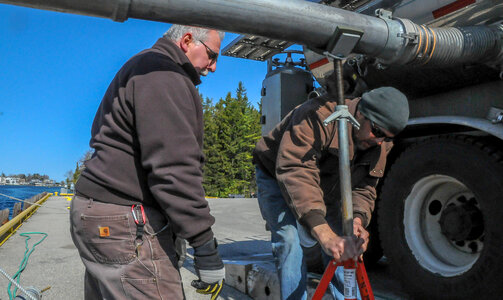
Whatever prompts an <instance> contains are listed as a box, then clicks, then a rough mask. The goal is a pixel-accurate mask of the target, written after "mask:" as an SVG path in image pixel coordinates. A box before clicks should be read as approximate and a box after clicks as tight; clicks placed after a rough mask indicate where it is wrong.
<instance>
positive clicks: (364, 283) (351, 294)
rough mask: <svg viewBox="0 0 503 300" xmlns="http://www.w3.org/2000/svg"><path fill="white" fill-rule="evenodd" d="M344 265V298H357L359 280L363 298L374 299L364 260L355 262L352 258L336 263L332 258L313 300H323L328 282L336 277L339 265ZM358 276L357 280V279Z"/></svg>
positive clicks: (363, 299)
mask: <svg viewBox="0 0 503 300" xmlns="http://www.w3.org/2000/svg"><path fill="white" fill-rule="evenodd" d="M339 266H342V267H344V299H345V300H354V299H356V284H355V283H356V282H358V287H359V288H360V295H361V298H362V300H374V299H375V298H374V293H373V292H372V288H371V287H370V282H369V278H368V276H367V270H365V265H364V264H363V261H358V262H355V261H353V260H352V259H350V260H347V261H345V262H344V263H336V262H335V260H333V259H332V260H331V261H330V262H329V263H328V266H327V268H326V269H325V272H324V273H323V277H321V280H320V283H319V284H318V287H317V288H316V291H315V292H314V295H313V298H312V300H321V299H322V298H323V295H325V291H326V290H327V287H328V284H329V283H330V280H332V277H334V274H335V270H336V269H337V267H339ZM355 276H356V280H355Z"/></svg>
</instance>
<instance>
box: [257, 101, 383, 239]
mask: <svg viewBox="0 0 503 300" xmlns="http://www.w3.org/2000/svg"><path fill="white" fill-rule="evenodd" d="M359 101H360V98H356V99H353V100H346V105H348V109H349V112H350V113H351V114H352V115H354V114H355V111H356V107H357V104H358V102H359ZM336 105H337V103H336V102H335V101H333V100H331V99H330V98H329V96H321V97H317V98H314V99H311V100H308V101H306V102H305V103H303V104H302V105H299V106H298V107H296V108H295V109H294V110H292V111H291V112H290V113H289V114H288V115H287V116H286V117H285V118H284V119H283V120H282V121H281V123H280V124H278V125H277V126H276V128H275V129H273V130H272V131H271V132H270V133H269V134H268V135H266V136H264V137H262V138H261V139H260V140H259V142H258V143H257V146H256V148H255V151H254V154H253V156H254V158H253V160H254V163H255V164H256V165H257V166H258V167H259V168H260V169H261V170H263V171H265V172H267V173H268V174H269V175H271V176H272V177H274V178H276V179H277V181H278V184H279V186H280V188H281V191H282V193H283V196H284V198H285V200H286V201H287V203H288V205H289V206H290V208H291V209H292V211H293V212H294V214H295V215H296V217H297V219H298V220H299V223H301V224H302V225H305V226H307V227H308V228H309V229H311V228H313V227H314V226H316V225H320V224H324V223H327V221H326V220H327V218H328V217H334V218H336V219H341V218H339V216H340V184H339V159H338V152H339V151H338V149H339V141H338V135H337V124H336V123H337V122H332V123H330V124H329V125H328V126H324V125H323V120H325V119H326V118H327V117H328V116H330V114H332V113H333V112H334V111H335V106H336ZM348 131H349V132H348V133H349V139H348V140H349V154H350V160H351V185H352V197H353V213H354V217H360V218H361V219H362V221H363V225H364V226H367V225H368V223H369V221H370V217H371V214H372V211H373V209H374V202H375V199H376V189H375V188H376V185H377V182H378V179H379V178H381V177H382V176H383V173H384V168H385V165H386V156H387V154H388V153H389V151H390V150H391V147H393V143H392V142H383V143H382V144H381V145H380V146H375V147H372V148H369V149H367V150H365V151H360V150H358V151H356V149H355V148H356V147H355V145H354V143H353V127H352V126H350V125H349V126H348ZM327 207H328V208H329V214H330V215H329V216H327Z"/></svg>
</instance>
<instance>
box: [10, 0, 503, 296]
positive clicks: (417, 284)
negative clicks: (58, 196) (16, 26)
mask: <svg viewBox="0 0 503 300" xmlns="http://www.w3.org/2000/svg"><path fill="white" fill-rule="evenodd" d="M316 2H319V1H302V0H289V1H285V0H249V1H244V0H235V1H230V0H227V1H226V0H206V1H198V0H178V1H162V0H110V1H106V2H105V1H101V0H86V1H78V0H0V3H8V4H15V5H23V6H28V7H35V8H41V9H50V10H57V11H63V12H71V13H79V14H86V15H93V16H100V17H106V18H111V19H113V20H116V21H125V20H127V19H128V18H139V19H146V20H154V21H162V22H168V23H179V24H190V25H200V26H207V27H211V28H216V29H220V30H225V31H231V32H237V33H243V34H247V35H245V36H243V37H241V38H240V39H238V40H236V41H234V42H233V43H232V44H231V45H229V46H228V47H226V48H225V49H224V50H223V51H222V52H224V53H225V54H226V55H230V56H234V57H242V58H247V59H255V60H259V61H265V60H270V61H271V59H272V57H273V56H274V55H275V54H278V53H280V52H282V51H284V50H285V49H286V48H288V47H289V46H290V45H292V44H300V45H303V47H304V55H305V62H306V65H307V67H308V69H309V70H310V71H311V73H312V74H313V76H314V77H315V79H316V81H317V82H318V83H319V84H320V86H321V88H322V87H323V85H324V83H325V82H324V80H325V78H326V76H328V75H329V74H331V73H332V72H333V64H332V63H331V58H330V57H329V56H328V57H327V56H326V55H324V54H323V53H324V51H328V52H329V53H328V54H332V55H333V54H337V53H341V52H345V51H349V52H351V54H349V55H348V56H347V57H346V63H345V65H344V71H345V77H346V78H345V79H346V80H345V93H346V95H347V96H358V95H360V94H361V93H362V92H364V91H366V90H368V89H372V88H375V87H379V86H384V85H388V86H394V87H396V88H398V89H400V90H401V91H403V92H404V93H405V94H406V95H407V96H408V98H409V99H410V102H409V105H410V110H411V118H410V121H409V124H408V127H407V128H406V130H405V131H404V132H402V133H401V134H400V136H398V137H397V138H396V139H395V147H394V148H393V149H392V152H391V153H390V156H389V159H388V166H387V172H386V174H385V176H384V178H383V180H381V181H380V185H379V195H380V196H379V200H378V204H377V215H376V216H374V218H373V220H374V224H373V225H371V227H372V226H374V227H375V226H377V227H378V230H375V231H374V232H372V233H371V234H372V236H373V237H374V238H373V240H374V241H375V240H377V239H376V237H377V236H379V240H380V242H381V245H382V248H383V249H384V254H385V255H386V257H387V259H388V260H389V262H390V264H389V266H390V268H392V270H393V272H394V273H395V275H396V277H397V279H400V280H401V281H402V282H403V284H404V286H405V287H406V288H407V289H408V290H409V292H410V293H411V295H413V296H414V297H415V298H418V299H476V298H480V297H484V298H497V297H499V295H500V294H501V293H502V292H503V287H502V285H501V282H502V281H503V274H502V273H501V272H500V270H501V269H502V268H503V255H501V253H500V252H501V251H502V250H503V246H502V245H503V226H501V224H500V223H499V222H500V220H502V219H503V210H502V209H501V205H502V204H503V199H502V197H501V195H503V151H502V150H501V149H503V82H502V81H501V76H502V65H503V24H502V21H503V3H502V2H501V1H496V0H332V1H330V0H325V1H321V2H322V3H316ZM331 51H332V52H331ZM270 64H273V61H271V62H270ZM297 69H298V70H297ZM264 88H265V91H264V90H263V115H264V116H265V117H264V118H265V120H264V119H263V121H265V124H264V125H265V126H264V133H265V131H267V130H269V129H271V128H272V126H274V125H275V123H276V122H278V121H279V119H280V118H281V117H283V116H284V114H285V113H286V112H287V111H288V110H289V109H291V108H292V107H294V106H295V105H297V104H298V103H300V102H302V101H303V100H305V99H307V94H308V92H309V91H308V90H310V89H312V85H311V81H310V75H309V74H308V73H306V71H305V70H303V67H300V68H299V66H294V65H292V64H290V65H287V64H286V63H285V65H283V66H277V67H276V69H274V70H273V68H272V67H271V68H269V72H268V75H267V77H266V80H265V81H264ZM293 94H294V95H295V97H291V96H290V95H293ZM286 95H289V96H286ZM292 99H295V100H293V102H291V101H292ZM274 101H277V103H275V102H274ZM375 222H377V223H375Z"/></svg>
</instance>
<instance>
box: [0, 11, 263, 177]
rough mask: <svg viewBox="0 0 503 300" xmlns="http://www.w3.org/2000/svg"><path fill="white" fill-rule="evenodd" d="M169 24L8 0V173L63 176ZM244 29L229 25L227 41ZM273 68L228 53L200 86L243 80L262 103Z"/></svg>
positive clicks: (0, 87) (213, 88)
mask: <svg viewBox="0 0 503 300" xmlns="http://www.w3.org/2000/svg"><path fill="white" fill-rule="evenodd" d="M169 26H170V24H165V23H157V22H150V21H141V20H133V19H131V20H128V21H126V22H124V23H117V22H113V21H111V20H108V19H101V18H94V17H85V16H78V15H71V14H63V13H56V12H49V11H42V10H35V9H29V8H22V7H16V6H9V5H3V4H0V173H1V172H4V173H5V174H7V175H8V174H18V173H25V174H26V173H41V174H47V175H49V176H50V177H51V178H52V179H55V180H57V181H61V180H63V179H64V174H65V172H67V171H68V170H73V169H75V163H76V162H77V161H78V160H79V158H80V157H81V156H82V155H83V154H84V153H85V152H86V151H87V150H88V149H89V146H88V142H89V138H90V128H91V124H92V121H93V118H94V114H95V112H96V109H97V108H98V106H99V104H100V101H101V98H102V96H103V94H104V92H105V90H106V89H107V87H108V84H109V83H110V81H111V80H112V78H113V77H114V75H115V73H116V72H117V71H118V70H119V68H120V67H121V66H122V64H124V63H125V62H126V61H127V60H128V59H129V58H130V57H131V56H132V55H134V54H136V53H137V52H139V51H141V50H143V49H145V48H150V47H151V46H152V45H153V44H154V43H155V41H156V40H157V39H158V38H159V37H161V36H162V34H163V33H164V32H165V31H166V30H167V29H168V28H169ZM236 36H237V35H235V34H229V33H228V34H227V35H226V38H225V40H224V42H223V43H222V46H224V45H227V44H228V43H229V42H230V41H232V40H233V39H234V38H235V37H236ZM266 69H267V67H266V63H265V62H256V61H248V60H242V59H236V58H231V57H221V58H219V61H218V65H217V72H216V73H214V74H210V75H209V76H208V77H206V78H203V83H202V84H201V85H200V86H199V88H200V91H201V92H202V93H203V95H205V96H207V97H210V98H212V99H213V100H214V101H218V99H219V98H220V97H225V95H226V93H227V92H228V91H232V92H234V91H235V90H236V88H237V86H238V82H239V81H243V83H244V85H245V87H246V89H247V91H248V97H249V99H250V101H251V102H252V103H254V104H256V103H257V102H258V101H259V100H260V88H261V86H262V80H263V79H264V76H265V73H266Z"/></svg>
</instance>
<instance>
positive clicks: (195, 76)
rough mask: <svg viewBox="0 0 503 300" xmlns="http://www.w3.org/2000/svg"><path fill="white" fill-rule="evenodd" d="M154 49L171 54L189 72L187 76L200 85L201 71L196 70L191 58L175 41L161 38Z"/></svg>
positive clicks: (167, 54)
mask: <svg viewBox="0 0 503 300" xmlns="http://www.w3.org/2000/svg"><path fill="white" fill-rule="evenodd" d="M152 49H154V50H156V51H157V52H160V53H162V54H164V55H166V56H169V57H170V58H171V59H172V60H173V61H174V62H175V63H176V64H177V65H179V66H180V67H182V69H183V70H184V71H185V73H187V76H188V77H189V78H190V80H191V81H192V82H193V83H194V85H198V84H200V83H201V78H200V76H199V73H198V72H197V71H196V69H195V68H194V66H193V65H192V63H191V62H190V60H189V58H188V57H187V56H186V55H185V53H184V52H183V51H182V49H180V48H179V47H178V46H177V45H175V43H173V42H172V41H170V40H168V39H167V38H164V37H162V38H159V39H158V40H157V42H156V43H155V44H154V46H152Z"/></svg>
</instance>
